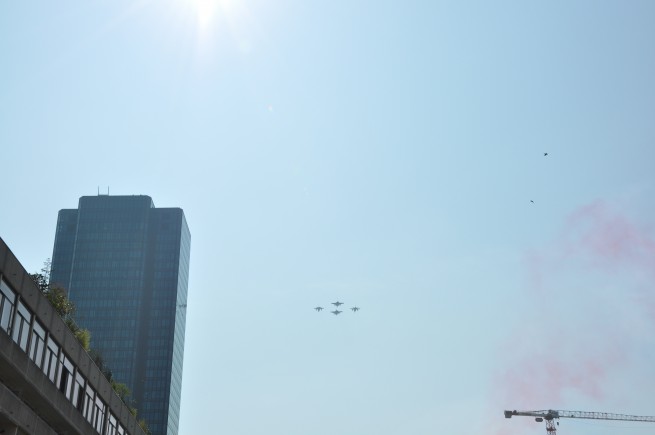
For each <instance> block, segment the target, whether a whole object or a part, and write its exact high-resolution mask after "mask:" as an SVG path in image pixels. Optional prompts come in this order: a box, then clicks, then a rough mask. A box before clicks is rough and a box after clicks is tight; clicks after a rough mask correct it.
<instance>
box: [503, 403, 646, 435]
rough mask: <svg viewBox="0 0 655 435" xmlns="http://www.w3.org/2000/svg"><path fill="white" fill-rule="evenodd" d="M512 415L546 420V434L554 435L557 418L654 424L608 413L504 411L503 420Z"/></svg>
mask: <svg viewBox="0 0 655 435" xmlns="http://www.w3.org/2000/svg"><path fill="white" fill-rule="evenodd" d="M513 415H519V416H524V417H534V418H535V421H537V422H542V421H544V420H546V433H547V434H548V435H555V432H556V429H555V425H556V424H557V425H559V421H555V420H557V419H559V418H586V419H590V420H622V421H644V422H650V423H655V417H649V416H641V415H625V414H610V413H608V412H588V411H554V410H552V409H549V410H547V411H505V418H512V416H513Z"/></svg>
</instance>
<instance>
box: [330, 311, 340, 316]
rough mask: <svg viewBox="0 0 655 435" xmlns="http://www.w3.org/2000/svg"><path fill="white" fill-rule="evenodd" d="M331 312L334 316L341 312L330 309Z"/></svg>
mask: <svg viewBox="0 0 655 435" xmlns="http://www.w3.org/2000/svg"><path fill="white" fill-rule="evenodd" d="M331 313H332V314H334V315H335V316H338V315H339V314H341V311H339V310H334V311H331Z"/></svg>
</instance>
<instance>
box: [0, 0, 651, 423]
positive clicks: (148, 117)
mask: <svg viewBox="0 0 655 435" xmlns="http://www.w3.org/2000/svg"><path fill="white" fill-rule="evenodd" d="M653 22H655V2H652V1H650V0H647V1H646V0H645V1H637V0H635V1H618V0H617V1H609V0H608V1H591V0H588V1H564V0H554V1H553V0H549V1H530V2H527V1H496V2H489V1H450V2H445V1H437V0H433V1H411V0H408V1H403V2H391V1H380V0H378V1H369V0H349V1H341V0H336V1H334V0H333V1H320V2H319V1H308V0H279V1H264V0H156V1H155V0H142V1H123V0H111V1H109V0H104V1H94V2H89V1H84V2H83V1H72V0H70V1H69V0H65V1H60V2H52V1H35V2H19V1H8V0H7V1H3V2H1V3H0V53H2V60H1V61H0V62H1V64H2V68H0V146H1V148H0V149H1V150H2V152H1V153H0V162H1V163H2V165H1V171H2V180H3V182H2V188H1V193H2V195H1V198H2V209H1V210H2V211H1V212H0V236H1V237H2V238H3V239H4V240H5V241H6V242H7V243H8V244H9V246H10V248H11V249H12V250H13V251H14V253H15V254H16V255H17V256H18V258H19V259H20V261H21V262H22V263H23V265H24V266H25V267H26V268H27V269H28V270H30V271H37V270H39V269H40V268H41V265H42V263H43V261H44V260H45V259H46V258H48V257H51V255H52V246H53V240H54V232H55V224H56V218H57V212H58V210H59V209H62V208H74V207H76V206H77V200H78V198H79V197H80V196H83V195H93V194H95V193H96V192H97V189H98V186H99V187H100V190H101V191H102V192H106V190H107V188H108V187H109V191H110V193H111V194H147V195H150V196H151V197H152V198H153V200H154V202H155V204H156V205H157V206H160V207H181V208H183V209H184V211H185V213H186V217H187V220H188V223H189V227H190V229H191V234H192V252H191V281H190V288H189V300H188V317H187V320H188V323H187V330H186V349H185V360H184V379H183V392H182V412H181V435H192V434H201V433H215V434H225V435H241V434H243V435H259V434H261V435H306V434H312V435H327V434H340V435H362V434H371V435H400V434H416V435H422V434H426V435H427V434H436V433H440V434H464V435H466V434H478V433H492V434H494V435H500V434H507V435H518V434H519V433H520V434H543V433H545V429H544V427H542V426H543V425H542V424H536V423H534V422H532V421H531V420H530V419H527V418H523V419H521V418H515V419H512V420H505V419H504V418H503V415H502V411H503V410H504V409H505V408H508V409H544V408H554V409H571V410H590V411H594V410H597V411H608V412H619V413H629V414H642V415H655V406H654V405H655V403H654V400H653V395H652V391H653V390H655V377H654V376H653V367H654V366H655V334H653V332H654V331H655V272H654V270H655V268H654V267H653V266H654V265H655V226H654V224H653V222H655V206H654V205H653V204H654V203H653V198H654V197H655V185H654V182H655V175H654V174H655V171H654V170H653V167H654V162H655V122H654V119H655V80H654V79H653V78H654V77H655V51H654V49H653V41H655V26H653ZM545 152H548V153H549V155H548V156H544V155H543V153H545ZM531 201H534V203H532V202H531ZM337 299H338V300H341V301H344V302H345V303H346V307H350V306H352V305H358V306H360V307H361V311H359V312H358V313H356V314H353V313H352V312H350V311H349V310H347V311H346V312H344V313H343V314H342V315H340V316H338V317H335V316H333V315H332V314H330V313H328V312H327V310H326V311H324V312H322V313H316V312H315V311H313V310H312V308H313V307H314V306H316V305H323V306H325V307H328V306H330V305H329V303H330V302H332V301H335V300H337ZM634 426H635V425H634V424H622V425H618V424H615V423H614V424H608V423H599V422H584V421H575V420H569V421H563V422H562V425H561V426H560V428H559V432H560V433H561V434H564V435H565V434H582V435H591V434H594V435H598V434H601V435H605V434H608V435H609V434H615V433H623V434H625V433H630V434H635V435H641V434H646V433H652V431H653V427H643V426H640V427H634Z"/></svg>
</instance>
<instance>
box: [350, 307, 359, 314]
mask: <svg viewBox="0 0 655 435" xmlns="http://www.w3.org/2000/svg"><path fill="white" fill-rule="evenodd" d="M351 310H353V313H356V312H357V311H359V307H352V308H351Z"/></svg>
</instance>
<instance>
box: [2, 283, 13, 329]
mask: <svg viewBox="0 0 655 435" xmlns="http://www.w3.org/2000/svg"><path fill="white" fill-rule="evenodd" d="M15 303H16V293H14V292H13V291H12V290H11V289H10V288H9V286H8V285H7V283H5V281H4V280H0V328H2V329H4V330H5V332H7V333H9V325H11V314H12V312H13V311H14V304H15Z"/></svg>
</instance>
